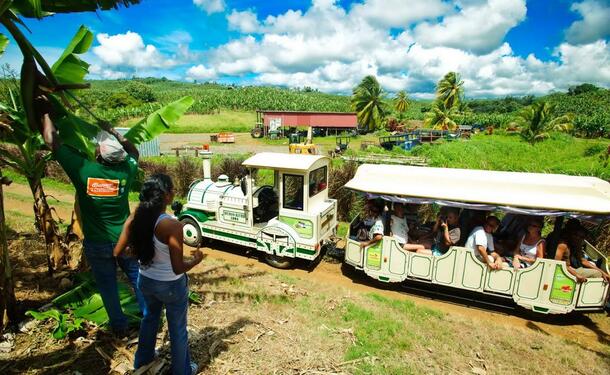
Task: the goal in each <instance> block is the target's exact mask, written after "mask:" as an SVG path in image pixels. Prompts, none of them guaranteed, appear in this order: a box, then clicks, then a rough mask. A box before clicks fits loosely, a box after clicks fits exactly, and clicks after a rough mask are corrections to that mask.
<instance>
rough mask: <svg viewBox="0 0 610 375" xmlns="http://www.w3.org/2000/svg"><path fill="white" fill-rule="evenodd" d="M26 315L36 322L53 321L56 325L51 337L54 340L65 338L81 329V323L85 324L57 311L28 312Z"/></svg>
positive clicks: (82, 320)
mask: <svg viewBox="0 0 610 375" xmlns="http://www.w3.org/2000/svg"><path fill="white" fill-rule="evenodd" d="M26 315H30V316H31V317H32V318H34V319H36V320H47V319H52V320H54V321H55V322H56V323H55V327H54V328H53V332H52V333H51V335H52V336H53V338H54V339H56V340H61V339H63V338H65V337H66V336H67V335H68V334H69V333H70V332H74V331H78V330H81V329H83V323H84V322H85V320H84V319H81V318H73V317H71V316H70V315H69V314H63V313H60V312H59V310H57V309H50V310H47V311H43V312H37V311H32V310H29V311H27V312H26Z"/></svg>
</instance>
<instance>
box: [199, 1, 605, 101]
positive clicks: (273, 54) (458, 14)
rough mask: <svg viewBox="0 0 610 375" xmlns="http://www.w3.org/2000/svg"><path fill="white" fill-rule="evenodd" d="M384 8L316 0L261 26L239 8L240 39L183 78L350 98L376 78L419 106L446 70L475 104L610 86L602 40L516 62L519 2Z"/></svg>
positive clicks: (235, 19)
mask: <svg viewBox="0 0 610 375" xmlns="http://www.w3.org/2000/svg"><path fill="white" fill-rule="evenodd" d="M388 1H389V2H390V3H392V4H394V5H392V4H390V5H392V6H387V9H391V10H392V11H393V12H391V11H388V10H386V9H384V8H383V7H382V5H383V4H387V3H385V2H384V3H382V2H380V1H378V0H365V1H364V2H363V3H359V4H356V5H354V6H353V7H352V8H351V9H347V10H346V9H344V8H343V7H341V6H339V5H337V2H336V1H333V0H319V1H314V2H313V4H312V6H311V7H310V8H309V9H306V10H296V11H295V10H288V11H286V12H284V13H281V14H274V15H269V16H267V17H266V18H265V19H261V18H260V17H259V15H258V14H256V12H255V11H254V10H245V11H237V10H233V11H232V12H231V13H230V14H229V16H227V20H228V21H229V25H230V27H231V28H233V29H235V30H238V31H240V32H241V33H242V34H244V35H242V36H241V37H239V38H237V39H234V40H231V41H229V42H227V43H226V44H223V45H220V46H218V47H216V48H214V49H211V50H208V51H206V52H205V58H206V60H205V64H204V65H200V66H199V65H197V66H193V67H192V68H190V69H189V71H188V72H187V76H188V77H189V79H196V78H195V76H199V77H202V78H199V79H222V78H225V77H249V78H247V81H248V82H251V83H256V84H266V85H279V86H288V87H303V86H309V87H312V88H315V89H319V90H321V91H326V92H341V93H349V92H351V90H352V88H353V87H354V86H355V85H356V84H357V83H358V82H359V81H360V80H361V79H362V78H363V77H364V76H365V75H368V74H374V75H376V76H377V77H378V80H379V82H380V83H381V85H382V86H383V87H384V88H385V89H386V90H388V91H391V92H396V91H399V90H403V89H404V90H407V92H409V94H410V95H412V96H414V97H418V98H429V97H430V95H431V93H432V92H433V91H434V85H435V84H436V83H437V81H438V80H439V79H440V78H441V77H442V76H443V75H445V74H446V73H447V72H449V71H457V72H459V73H461V75H462V78H463V80H464V82H465V84H464V85H465V88H466V94H467V95H468V96H469V97H481V96H505V95H524V94H534V95H539V94H545V93H548V92H549V91H552V90H565V89H567V88H568V87H569V86H570V85H573V84H575V83H582V82H592V83H595V84H598V85H602V86H610V71H609V70H608V69H610V68H606V66H610V64H608V61H610V44H609V43H607V42H604V41H598V42H594V43H589V44H583V45H575V44H573V43H567V42H566V43H564V44H562V45H560V46H557V48H556V50H555V52H554V53H555V60H552V61H542V60H540V59H539V58H538V57H536V56H535V55H533V54H531V55H529V56H527V57H521V56H518V55H516V54H515V53H514V51H513V49H512V48H511V46H510V45H509V44H508V43H507V42H505V41H504V38H505V34H506V33H507V32H508V31H509V30H510V29H511V28H512V27H514V26H515V25H517V24H518V23H519V22H521V20H523V18H524V17H525V12H526V9H525V2H524V1H523V0H506V1H499V0H488V1H485V0H456V1H454V2H453V3H452V4H451V5H452V6H450V7H446V9H442V8H443V5H444V4H446V3H448V2H447V1H443V2H440V1H439V2H436V1H430V2H429V4H433V5H434V4H436V5H437V9H436V10H433V11H432V10H423V8H421V9H420V8H418V5H419V4H422V3H423V2H420V1H419V0H414V1H412V2H410V6H411V8H410V9H411V10H412V12H411V13H408V12H406V11H403V9H402V8H400V7H397V6H396V5H395V3H394V0H388ZM418 9H420V10H421V12H419V13H418V12H416V10H418ZM364 10H368V11H369V12H368V13H365V12H364ZM425 11H430V12H431V13H429V14H435V16H432V15H428V14H426V13H425ZM384 17H385V18H384ZM430 17H432V18H430ZM437 18H438V21H436V23H435V22H433V21H431V19H437ZM396 25H403V26H396ZM397 30H398V31H397ZM424 31H426V33H424ZM246 34H256V35H246ZM424 34H425V35H424ZM444 34H449V36H445V35H444ZM195 65H196V64H195ZM250 76H253V78H250ZM244 80H245V79H244Z"/></svg>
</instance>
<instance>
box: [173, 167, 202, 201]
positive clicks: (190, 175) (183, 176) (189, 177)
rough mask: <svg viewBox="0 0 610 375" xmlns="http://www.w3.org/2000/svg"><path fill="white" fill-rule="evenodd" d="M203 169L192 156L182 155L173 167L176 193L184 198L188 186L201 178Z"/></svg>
mask: <svg viewBox="0 0 610 375" xmlns="http://www.w3.org/2000/svg"><path fill="white" fill-rule="evenodd" d="M202 173H203V171H202V170H201V168H199V163H196V162H195V160H194V159H193V158H190V157H182V158H180V160H179V161H178V164H176V166H175V167H174V173H173V179H174V191H175V192H176V195H177V196H179V197H181V198H184V197H186V196H187V194H188V192H189V187H190V186H191V184H192V183H193V181H195V180H196V179H198V178H201V177H202V176H201V175H202Z"/></svg>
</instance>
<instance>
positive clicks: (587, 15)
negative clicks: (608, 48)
mask: <svg viewBox="0 0 610 375" xmlns="http://www.w3.org/2000/svg"><path fill="white" fill-rule="evenodd" d="M570 9H571V10H572V11H573V12H577V13H580V15H581V16H582V18H583V19H582V20H580V21H576V22H574V23H573V24H572V25H571V26H570V27H569V28H568V30H566V40H567V41H568V42H570V43H572V44H584V43H591V42H595V41H596V40H598V39H602V38H605V37H607V36H610V3H605V4H602V3H601V2H600V1H597V0H585V1H583V2H581V3H574V4H572V7H571V8H570Z"/></svg>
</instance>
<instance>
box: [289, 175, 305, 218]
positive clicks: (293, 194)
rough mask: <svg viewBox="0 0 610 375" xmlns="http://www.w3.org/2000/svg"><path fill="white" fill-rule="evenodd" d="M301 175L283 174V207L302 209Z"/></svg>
mask: <svg viewBox="0 0 610 375" xmlns="http://www.w3.org/2000/svg"><path fill="white" fill-rule="evenodd" d="M303 183H304V182H303V176H299V175H294V174H284V208H288V209H291V210H299V211H303Z"/></svg>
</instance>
